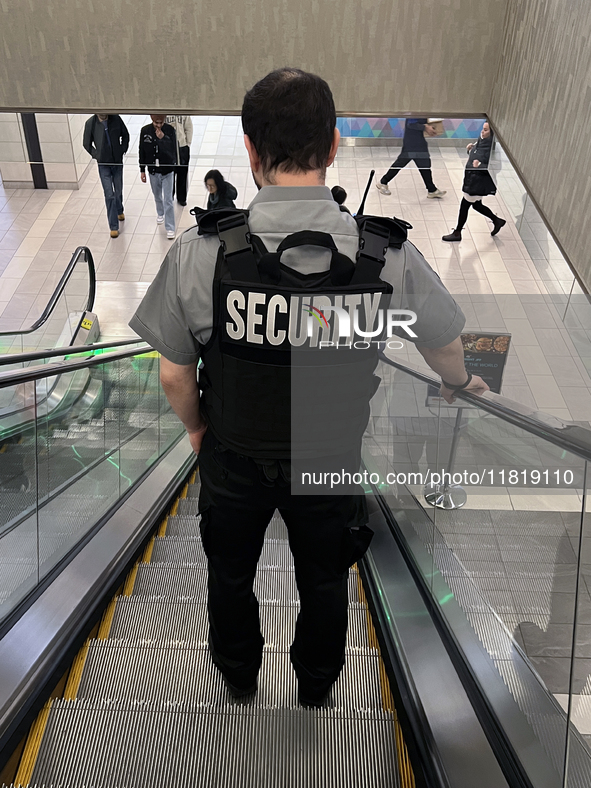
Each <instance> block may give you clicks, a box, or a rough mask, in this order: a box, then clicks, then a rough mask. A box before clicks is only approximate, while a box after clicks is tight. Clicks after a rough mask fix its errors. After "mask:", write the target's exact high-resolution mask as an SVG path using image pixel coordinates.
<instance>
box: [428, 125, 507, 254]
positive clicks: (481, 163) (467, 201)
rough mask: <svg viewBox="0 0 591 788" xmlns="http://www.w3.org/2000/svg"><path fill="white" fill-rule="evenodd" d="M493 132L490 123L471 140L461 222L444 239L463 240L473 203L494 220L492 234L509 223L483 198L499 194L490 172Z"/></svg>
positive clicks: (477, 209)
mask: <svg viewBox="0 0 591 788" xmlns="http://www.w3.org/2000/svg"><path fill="white" fill-rule="evenodd" d="M492 143H493V135H492V133H491V130H490V126H489V124H488V123H487V122H485V123H484V125H483V126H482V131H481V132H480V137H479V138H478V141H477V142H470V143H468V145H467V147H466V150H467V151H468V161H467V162H466V171H465V174H464V183H463V184H462V202H461V203H460V213H459V215H458V222H457V224H456V228H455V230H452V231H451V233H449V235H444V236H442V240H443V241H461V240H462V230H463V228H464V225H465V224H466V221H467V219H468V211H469V210H470V206H472V208H474V210H475V211H477V213H481V214H482V215H483V216H486V217H487V219H490V220H491V222H492V223H493V229H492V232H491V235H496V234H497V233H498V232H499V230H500V229H501V227H503V226H504V225H505V224H507V222H506V221H505V220H504V219H501V217H500V216H496V214H494V213H493V212H492V211H491V209H490V208H488V207H487V206H486V205H483V204H482V200H481V199H480V198H481V197H486V195H487V194H496V191H497V187H496V185H495V182H494V181H493V179H492V176H491V174H490V172H489V171H488V162H489V160H490V154H491V151H492Z"/></svg>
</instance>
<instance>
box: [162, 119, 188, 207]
mask: <svg viewBox="0 0 591 788" xmlns="http://www.w3.org/2000/svg"><path fill="white" fill-rule="evenodd" d="M166 122H167V123H168V124H169V126H172V128H173V129H174V131H175V134H176V144H177V166H176V168H175V171H174V173H175V176H174V179H175V183H174V187H173V190H172V196H173V197H174V195H175V192H176V201H177V202H178V204H179V205H186V204H187V179H188V175H189V159H190V158H191V142H192V141H193V121H192V120H191V117H190V115H167V116H166Z"/></svg>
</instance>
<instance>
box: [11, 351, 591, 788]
mask: <svg viewBox="0 0 591 788" xmlns="http://www.w3.org/2000/svg"><path fill="white" fill-rule="evenodd" d="M140 359H144V362H145V360H146V359H150V364H149V369H150V372H149V374H148V382H146V380H145V379H144V378H145V374H144V378H143V377H142V369H141V364H142V363H144V362H142V361H140ZM158 361H159V360H158V357H157V356H156V355H155V354H151V350H150V349H149V348H146V347H145V346H144V347H141V348H135V349H129V348H127V349H125V350H118V351H115V352H112V353H106V354H105V355H104V356H102V357H98V356H93V357H91V358H86V359H80V358H78V359H71V360H67V361H64V362H61V367H60V370H59V372H58V371H56V370H48V369H44V368H43V367H37V368H35V369H32V370H28V371H26V370H22V371H21V372H20V373H8V374H5V375H4V378H3V379H2V376H1V375H0V388H1V387H7V386H9V385H28V386H30V387H31V389H32V392H33V393H32V397H33V400H34V399H35V391H36V389H37V387H36V383H35V379H36V380H43V379H46V378H48V377H50V376H52V375H58V376H62V375H71V374H75V373H76V372H77V371H79V370H80V369H87V370H89V369H94V370H101V374H102V375H103V378H104V379H105V380H109V381H111V385H110V390H111V392H112V393H110V394H108V395H107V394H106V393H105V392H106V390H107V387H106V386H103V389H102V392H103V393H102V394H101V397H102V408H99V409H97V411H96V413H95V415H94V417H93V418H94V422H93V424H92V429H87V430H86V432H85V431H84V430H82V431H81V432H80V435H81V440H80V442H79V444H76V443H74V445H75V448H76V451H77V453H78V455H80V457H79V459H80V462H81V466H80V467H79V468H78V469H73V468H70V469H69V471H68V472H67V473H65V472H64V476H63V477H62V478H61V479H60V484H59V485H57V486H56V487H55V489H54V490H53V491H52V493H51V494H50V495H47V494H45V491H44V490H43V489H41V490H40V489H39V486H38V484H39V481H41V480H44V479H46V478H47V477H48V475H49V476H50V475H51V471H50V470H49V469H50V468H51V466H52V465H53V463H54V461H55V462H57V463H58V464H60V465H63V467H64V468H66V464H65V463H63V459H62V458H63V457H64V455H65V454H67V453H68V452H71V451H72V450H71V448H70V447H68V448H67V450H65V451H62V449H63V446H62V444H61V443H60V441H63V440H64V434H63V432H64V431H66V432H67V434H68V435H69V436H73V435H75V434H76V430H77V428H78V427H80V426H81V425H82V424H83V423H84V422H83V420H81V419H80V417H79V415H77V411H76V408H72V409H71V410H70V411H69V413H70V415H69V416H67V417H65V420H64V423H62V424H61V426H60V428H59V429H58V430H55V429H54V428H53V427H52V426H51V424H49V425H48V424H47V423H44V422H43V419H42V418H41V421H39V416H38V417H37V419H34V420H33V421H34V424H35V432H36V435H37V438H38V436H39V435H41V436H42V437H43V441H44V442H43V443H42V445H43V447H44V451H45V452H46V454H45V455H44V454H43V453H41V455H40V454H39V452H38V448H39V442H38V439H35V440H32V439H31V440H30V441H29V443H28V444H27V443H26V442H23V445H24V446H25V448H24V449H23V451H24V452H25V453H26V452H27V451H28V453H29V454H28V456H29V459H31V458H32V457H33V455H34V458H33V460H34V463H35V467H36V475H35V478H36V480H37V487H36V489H35V491H34V495H35V505H34V514H33V513H31V511H27V510H26V507H23V511H22V512H21V519H20V521H18V517H17V518H16V519H14V518H13V523H12V526H11V528H10V529H9V530H5V531H1V530H0V564H1V565H2V568H3V570H4V571H3V573H2V576H3V577H7V576H8V575H11V573H12V575H14V574H15V572H16V573H18V569H19V568H22V567H23V566H25V565H27V564H26V561H25V560H24V559H25V558H26V557H27V553H26V550H27V549H30V553H29V554H28V555H29V558H30V565H32V564H33V563H34V560H33V559H34V558H35V557H36V562H37V563H36V571H34V572H31V573H30V575H29V576H28V581H27V582H23V583H21V585H20V586H19V585H16V586H15V585H14V582H13V587H12V590H11V592H10V594H9V595H8V596H5V597H4V600H3V601H4V603H5V604H4V605H0V616H2V618H1V619H0V636H1V637H0V751H1V753H2V761H1V762H0V768H2V766H3V765H4V771H2V772H0V774H1V775H2V778H1V779H0V784H2V780H4V782H5V783H6V784H7V785H9V784H15V785H23V786H28V785H61V786H82V785H92V786H97V787H98V786H115V785H118V786H139V785H141V786H152V785H153V786H156V785H158V786H160V785H162V784H167V785H172V786H176V785H179V786H180V785H183V786H185V785H193V786H208V787H209V786H219V787H220V788H221V787H222V786H224V787H225V786H244V787H245V788H246V787H247V786H248V787H250V786H294V788H295V786H325V785H327V786H328V785H330V786H345V785H347V786H348V785H364V786H372V787H373V786H398V785H400V786H405V788H406V786H413V785H418V786H429V788H431V786H437V788H443V786H446V788H456V787H457V788H460V786H461V787H462V788H464V786H466V788H467V787H468V786H474V785H478V786H479V788H489V786H490V788H503V786H510V787H511V788H517V786H519V788H558V786H561V788H562V787H563V786H568V787H569V788H583V787H584V786H587V785H589V784H590V782H591V749H590V748H589V742H588V741H587V739H586V733H585V728H584V724H583V723H582V722H581V720H580V715H579V716H577V708H578V707H579V706H580V705H581V703H582V702H584V701H585V698H586V697H587V695H588V694H591V693H589V691H588V690H587V689H586V687H587V686H588V684H589V682H587V683H586V681H587V679H586V676H585V675H584V674H585V671H586V669H587V667H588V663H589V662H590V661H591V660H589V658H588V657H587V655H586V654H587V652H586V650H585V649H586V648H587V645H586V638H587V628H588V626H589V625H588V624H587V620H588V616H589V613H590V611H591V597H589V591H588V587H587V585H586V584H587V582H588V581H589V582H591V577H590V576H589V573H588V571H587V569H588V563H589V560H588V559H586V556H587V552H588V546H587V529H586V523H585V513H586V506H585V492H586V484H587V478H588V477H587V476H586V469H587V462H588V461H589V460H591V440H589V431H588V430H585V429H584V427H583V426H582V425H571V424H568V425H566V424H563V425H561V424H560V423H559V422H557V421H556V420H554V421H552V420H548V419H545V418H544V416H543V414H536V413H532V412H528V413H526V412H525V411H524V409H523V408H521V407H520V406H518V405H517V404H516V403H511V401H509V400H506V399H505V398H502V397H498V396H496V395H487V396H486V397H483V398H479V397H474V396H472V395H469V394H463V395H461V396H460V397H459V398H458V405H456V406H455V407H454V408H451V409H450V408H447V406H445V405H444V404H443V403H433V401H432V398H431V399H429V398H428V397H426V394H427V386H428V385H429V383H433V381H431V380H430V378H429V377H428V376H426V375H425V374H424V373H423V372H421V371H418V370H413V369H411V368H409V367H408V366H406V365H402V364H399V363H397V362H396V361H392V360H390V359H388V358H385V357H384V358H383V360H382V362H381V366H380V370H379V374H380V377H381V380H382V384H381V387H380V389H379V391H378V393H377V394H376V396H375V397H374V400H373V401H372V416H371V419H370V424H369V427H368V430H367V434H366V437H365V440H364V452H363V456H364V469H365V471H367V475H366V478H369V483H368V484H367V489H366V493H367V495H368V503H369V506H370V511H371V518H370V525H371V527H372V528H373V529H374V531H375V537H374V540H373V542H372V545H371V547H370V550H369V552H368V554H367V555H366V557H365V558H364V559H363V560H362V561H361V562H360V563H359V565H358V566H357V567H354V568H353V569H352V570H351V572H350V577H349V634H348V642H347V656H346V665H345V668H344V670H343V674H342V676H341V677H340V679H339V681H338V682H337V684H336V685H335V687H334V689H333V691H332V692H331V695H330V696H329V700H328V703H327V705H326V707H325V708H323V709H320V710H310V709H305V708H302V707H300V706H299V705H298V703H297V693H296V683H295V676H294V674H293V671H292V669H291V666H290V663H289V653H288V648H289V643H290V642H291V639H292V633H293V629H294V625H295V618H296V616H297V612H298V606H299V602H298V595H297V588H296V586H295V579H294V574H293V564H292V559H291V554H290V552H289V548H288V542H287V532H286V529H285V526H284V524H283V522H282V521H281V519H280V518H279V517H278V516H277V515H276V516H275V517H274V518H273V521H272V523H271V524H270V526H269V528H268V531H267V534H266V540H265V545H264V548H263V553H262V556H261V560H260V562H259V568H258V572H257V577H256V581H255V591H256V594H257V598H258V599H259V603H260V609H261V626H262V630H263V633H264V636H265V650H264V658H263V666H262V669H261V674H260V679H259V689H258V692H257V693H256V695H253V696H250V697H248V698H246V699H241V700H235V699H232V698H231V697H230V696H229V695H228V693H227V690H226V689H225V688H224V686H223V683H222V681H221V677H220V675H219V674H218V673H217V671H216V670H215V668H214V667H213V665H212V663H211V661H210V659H209V654H208V649H207V614H206V604H205V599H206V584H207V571H206V562H205V557H204V554H203V549H202V545H201V540H200V536H199V526H198V514H197V495H198V482H197V480H196V476H195V458H194V456H193V455H192V454H191V450H190V446H189V445H188V441H187V439H186V438H185V437H184V436H183V430H182V428H181V426H180V425H179V423H178V422H177V421H176V419H175V417H174V414H172V413H171V412H170V409H169V408H168V405H167V403H166V400H165V399H164V397H163V396H162V395H161V394H160V389H159V385H158ZM138 362H139V365H140V366H138V367H137V368H135V367H134V364H136V365H138ZM115 367H117V372H114V368H115ZM144 373H145V369H144ZM15 374H17V375H20V378H18V380H16V381H15V377H14V376H15ZM27 374H28V375H29V380H27V381H26V382H25V378H26V375H27ZM9 375H12V377H9ZM130 376H131V377H130ZM119 385H121V387H122V388H121V389H119ZM117 390H119V393H118V394H116V393H115V392H116V391H117ZM121 391H125V392H126V394H125V396H123V395H122V394H121ZM142 392H143V393H142ZM459 408H461V409H462V412H461V413H460V416H458V409H459ZM455 428H457V429H461V437H460V440H459V442H458V441H456V442H455V443H456V444H457V445H458V448H457V454H456V456H455V457H453V458H452V457H451V456H450V454H449V452H450V447H451V444H452V443H454V441H452V434H453V430H454V429H455ZM56 432H57V435H56ZM97 435H98V436H99V438H98V440H96V439H94V438H93V437H92V436H95V437H96V436H97ZM93 442H94V452H93V451H91V450H90V447H91V445H92V444H93ZM82 447H83V448H82ZM81 448H82V450H81ZM454 451H455V450H454ZM507 452H509V453H510V454H509V457H510V461H511V470H512V471H515V473H517V478H518V481H519V487H518V486H517V484H513V485H512V486H510V484H509V481H508V477H507V479H505V478H504V477H503V481H504V482H505V483H504V484H502V485H501V484H498V483H497V485H496V488H495V489H493V487H495V485H494V484H491V485H489V486H488V487H487V488H486V489H480V488H483V485H482V484H480V485H474V486H473V487H470V486H469V485H466V482H465V481H464V482H462V480H461V479H460V484H458V483H457V481H454V480H453V479H452V480H450V482H449V484H456V486H461V483H463V484H464V486H467V487H468V491H467V492H468V494H467V500H468V502H467V504H466V507H465V508H460V509H448V510H445V509H438V508H433V507H431V506H429V505H428V504H427V502H426V500H425V481H426V480H427V476H429V478H431V480H432V476H433V473H434V472H435V473H443V472H444V470H445V469H447V470H448V471H451V470H456V471H458V472H459V471H460V470H462V471H465V472H466V473H467V476H464V479H466V478H467V479H468V480H469V479H470V474H471V473H474V474H476V473H478V474H479V478H484V476H482V474H485V473H489V474H490V471H494V472H495V473H496V472H497V470H498V471H499V472H500V470H502V468H504V467H505V466H506V464H507ZM534 461H535V463H542V464H545V466H546V468H547V470H548V471H549V478H550V481H552V480H553V479H554V478H555V479H556V484H554V486H551V485H547V486H546V489H545V490H544V493H545V497H544V500H542V496H541V493H540V487H539V486H538V487H536V484H539V481H538V482H537V483H536V482H535V481H534V479H535V478H536V477H532V476H531V470H532V465H533V463H534ZM454 463H455V465H454ZM452 465H453V466H454V467H453V468H452V467H451V466H452ZM409 470H412V471H413V474H412V476H411V475H410V473H409ZM505 470H506V471H508V470H509V469H508V468H507V467H505ZM418 471H421V473H422V476H421V478H420V479H419V478H418V476H417V473H418ZM523 471H526V473H525V475H523V476H519V474H521V473H522V472H523ZM567 471H571V472H572V473H573V480H572V481H571V480H570V476H568V474H567V475H566V476H565V473H566V472H567ZM554 473H557V476H556V477H553V476H552V474H554ZM66 475H67V476H68V478H67V479H66V478H65V476H66ZM493 477H494V474H493ZM493 477H490V476H486V479H487V480H488V479H489V478H491V479H493V481H494V478H493ZM511 478H512V479H513V477H511ZM444 484H446V482H444ZM477 487H479V489H477ZM532 490H533V493H532ZM495 496H498V497H495ZM536 496H537V499H538V500H539V505H538V508H536V501H535V500H532V499H535V498H536ZM443 497H445V496H443ZM552 497H553V498H554V499H555V500H554V503H553V504H552V502H550V503H548V501H547V500H546V499H548V500H549V499H550V498H552ZM520 498H521V499H522V503H523V505H521V503H520ZM82 500H84V501H88V502H89V505H88V506H87V507H86V508H84V507H80V502H81V501H82ZM575 501H578V509H577V508H576V507H575ZM509 504H511V508H509ZM526 504H527V506H526ZM551 504H552V505H551ZM544 506H545V507H546V508H545V509H544ZM566 515H568V516H566ZM73 519H76V523H75V527H72V520H73ZM489 524H490V527H489ZM559 525H560V529H562V530H560V529H559V527H558V526H559ZM54 528H57V529H61V532H60V533H61V536H62V537H63V536H64V532H65V531H67V530H68V529H69V531H70V534H69V535H70V537H71V538H70V539H69V541H68V540H67V539H66V540H65V541H64V544H63V549H62V550H61V552H60V551H57V552H54V553H53V554H52V555H53V558H52V560H51V561H50V562H49V564H50V565H48V563H47V558H46V555H45V553H46V544H47V540H48V539H50V538H55V536H54V533H55V532H54V530H52V529H54ZM563 531H564V533H563ZM19 534H20V537H19V539H15V537H16V536H17V535H19ZM11 538H12V540H13V541H12V543H11V545H10V550H7V549H5V546H6V544H7V543H5V539H7V540H9V539H11ZM567 548H568V549H567ZM536 550H537V552H535V551H536ZM35 551H36V553H35ZM44 551H45V552H44ZM569 551H570V552H569ZM571 559H572V560H571ZM1 601H2V600H1V599H0V602H1ZM7 601H8V604H6V602H7ZM588 601H589V607H588V606H587V602H588ZM560 606H562V608H561V609H562V611H563V612H561V613H558V612H557V611H558V608H559V607H560ZM566 608H568V610H569V611H572V614H571V612H569V613H568V614H565V613H564V610H565V609H566ZM49 611H51V614H50V613H49ZM560 616H562V618H560ZM529 619H534V621H533V622H531V621H529ZM559 621H560V622H564V621H566V623H560V626H562V627H563V628H562V629H561V630H560V632H559V633H558V635H560V636H561V637H562V639H563V640H569V641H570V643H571V646H572V647H571V649H570V653H568V654H566V656H564V657H560V658H561V659H564V660H565V664H561V665H560V666H558V665H557V666H556V671H557V672H556V676H555V677H554V678H555V679H556V681H558V680H559V679H560V678H561V676H562V675H563V674H565V673H566V675H567V682H566V684H565V685H564V689H566V692H561V691H559V690H561V688H562V685H561V686H559V685H558V684H556V686H554V685H553V684H552V681H553V680H554V679H553V678H552V675H551V671H549V667H548V664H547V660H546V663H544V659H546V658H545V657H544V656H543V651H544V649H541V652H542V656H540V653H538V652H536V651H535V648H534V649H532V648H530V645H531V642H532V637H533V635H532V632H531V631H530V629H531V627H530V624H533V625H535V626H538V629H539V630H540V632H542V631H543V633H544V635H546V636H547V637H548V638H549V639H551V638H552V637H555V630H554V629H553V627H555V626H556V625H558V622H559ZM536 622H537V623H536ZM544 627H545V628H544ZM528 633H529V634H528ZM540 637H541V635H539V636H538V640H539V639H540ZM528 638H529V640H528ZM565 651H568V649H565ZM558 668H560V670H558ZM544 670H545V671H546V673H544ZM560 671H562V673H560ZM543 673H544V675H542V674H543ZM589 674H591V669H590V670H589ZM562 695H566V698H567V700H566V702H563V699H562Z"/></svg>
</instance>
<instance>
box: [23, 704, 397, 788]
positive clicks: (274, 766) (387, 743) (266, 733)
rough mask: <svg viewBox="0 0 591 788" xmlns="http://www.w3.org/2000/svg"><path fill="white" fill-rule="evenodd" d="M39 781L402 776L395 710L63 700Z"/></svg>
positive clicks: (252, 782) (374, 784)
mask: <svg viewBox="0 0 591 788" xmlns="http://www.w3.org/2000/svg"><path fill="white" fill-rule="evenodd" d="M31 784H32V785H39V786H40V785H54V786H57V785H59V786H62V787H63V788H70V787H71V788H74V786H76V788H78V787H79V786H83V785H87V786H89V785H90V786H108V785H110V786H141V787H142V788H162V786H164V785H165V786H167V788H177V786H178V788H186V786H191V788H212V787H213V786H215V788H238V786H240V788H303V786H331V788H345V786H346V788H350V786H357V785H359V786H364V788H385V786H398V785H399V782H398V775H397V768H396V741H395V733H394V725H393V724H392V717H391V715H390V714H389V713H388V712H379V711H373V712H354V711H351V712H346V713H343V712H341V711H338V710H332V709H323V710H319V711H309V710H303V709H260V708H250V707H248V706H247V705H245V704H235V705H233V706H227V707H226V708H225V709H223V710H210V709H206V708H204V707H200V706H198V705H188V704H167V703H164V704H162V703H132V702H120V703H109V702H104V701H103V702H97V701H63V700H59V701H56V702H55V703H54V705H53V707H52V709H51V712H50V715H49V721H48V724H47V728H46V731H45V735H44V738H43V743H42V746H41V752H40V754H39V758H38V759H37V763H36V765H35V769H34V771H33V775H32V779H31Z"/></svg>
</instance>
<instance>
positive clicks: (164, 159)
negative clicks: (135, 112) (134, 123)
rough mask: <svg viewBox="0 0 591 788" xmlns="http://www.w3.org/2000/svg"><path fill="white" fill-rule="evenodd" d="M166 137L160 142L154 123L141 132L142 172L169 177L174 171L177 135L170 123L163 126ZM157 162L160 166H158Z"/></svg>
mask: <svg viewBox="0 0 591 788" xmlns="http://www.w3.org/2000/svg"><path fill="white" fill-rule="evenodd" d="M162 132H163V133H164V137H163V138H162V139H161V140H159V139H158V137H157V136H156V129H155V128H154V125H153V124H152V123H149V124H148V125H147V126H144V127H143V129H142V130H141V131H140V148H139V163H140V172H145V170H146V167H147V168H148V172H149V173H152V174H154V173H155V172H159V173H160V174H161V175H168V174H169V173H170V172H173V171H174V167H175V164H176V163H177V159H176V134H175V131H174V129H173V128H172V126H171V125H169V124H168V123H163V124H162ZM156 160H158V161H159V162H160V164H159V165H158V166H157V165H156Z"/></svg>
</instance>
